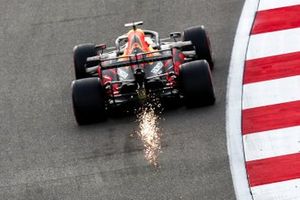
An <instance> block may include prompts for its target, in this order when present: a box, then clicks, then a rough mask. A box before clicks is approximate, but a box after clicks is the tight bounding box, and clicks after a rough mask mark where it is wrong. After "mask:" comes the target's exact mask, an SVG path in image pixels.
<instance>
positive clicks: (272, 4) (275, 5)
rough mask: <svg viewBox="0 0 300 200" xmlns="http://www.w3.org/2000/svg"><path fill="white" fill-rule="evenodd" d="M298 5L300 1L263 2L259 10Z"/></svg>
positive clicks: (274, 0)
mask: <svg viewBox="0 0 300 200" xmlns="http://www.w3.org/2000/svg"><path fill="white" fill-rule="evenodd" d="M298 4H300V0H261V1H260V3H259V8H258V10H269V9H274V8H280V7H285V6H294V5H298Z"/></svg>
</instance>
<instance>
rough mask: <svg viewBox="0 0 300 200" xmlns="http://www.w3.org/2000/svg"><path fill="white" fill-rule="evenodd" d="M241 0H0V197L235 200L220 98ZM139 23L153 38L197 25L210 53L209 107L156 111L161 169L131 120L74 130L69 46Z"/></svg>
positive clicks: (109, 40) (111, 36)
mask: <svg viewBox="0 0 300 200" xmlns="http://www.w3.org/2000/svg"><path fill="white" fill-rule="evenodd" d="M242 5H243V1H242V0H226V1H219V0H209V1H204V0H184V1H182V0H173V1H170V0H163V1H162V0H149V1H144V0H130V1H124V0H106V1H104V0H86V1H81V0H65V1H58V0H51V1H41V0H26V1H20V0H1V4H0V94H1V95H0V199H3V200H5V199H24V200H30V199H34V200H35V199H37V200H38V199H70V200H71V199H87V200H92V199H97V200H98V199H125V200H126V199H208V200H212V199H216V200H219V199H226V200H230V199H235V195H234V191H233V186H232V180H231V174H230V170H229V161H228V156H227V149H226V134H225V95H226V80H227V73H228V65H229V60H230V54H231V48H232V44H233V38H234V34H235V30H236V26H237V23H238V19H239V15H240V12H241V8H242ZM134 20H143V21H144V23H145V26H144V27H145V28H147V29H153V30H157V31H158V32H160V33H161V35H162V36H167V35H168V33H169V32H171V31H182V30H183V29H184V28H186V27H189V26H192V25H197V24H204V25H205V26H206V27H207V30H208V32H209V34H210V36H211V42H212V47H213V50H214V52H215V58H216V60H215V70H214V72H213V78H214V83H215V89H216V96H217V101H216V105H215V106H212V107H206V108H199V109H186V108H184V107H180V108H178V109H173V110H170V111H166V112H164V113H163V114H162V116H161V117H162V120H160V127H161V130H162V134H163V137H162V144H163V145H162V146H163V148H162V150H163V152H162V154H161V156H160V168H159V169H156V170H155V169H153V168H152V167H150V166H149V165H148V163H147V162H146V161H145V159H144V157H143V151H142V144H141V142H140V141H139V140H138V139H137V138H136V137H134V136H133V137H132V136H130V135H131V134H133V133H134V132H135V131H136V130H137V122H136V121H135V117H134V116H128V117H123V118H113V119H110V120H108V121H107V122H106V123H104V124H96V125H91V126H86V127H78V126H77V125H76V123H75V120H74V117H73V111H72V105H71V90H70V83H71V81H72V79H73V78H74V71H73V68H72V48H73V46H74V45H75V44H79V43H85V42H97V43H101V42H106V43H107V44H108V45H112V44H113V41H114V39H115V38H116V37H117V36H118V35H119V34H121V33H124V32H126V29H125V28H124V27H123V24H124V23H126V22H131V21H134Z"/></svg>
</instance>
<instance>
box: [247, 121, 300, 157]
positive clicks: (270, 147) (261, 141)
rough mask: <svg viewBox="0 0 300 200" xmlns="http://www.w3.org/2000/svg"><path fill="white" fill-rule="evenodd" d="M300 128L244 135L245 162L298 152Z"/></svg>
mask: <svg viewBox="0 0 300 200" xmlns="http://www.w3.org/2000/svg"><path fill="white" fill-rule="evenodd" d="M299 133H300V126H294V127H289V128H283V129H276V130H271V131H264V132H259V133H254V134H247V135H244V137H243V138H244V148H245V152H246V161H251V160H259V159H264V158H270V157H276V156H282V155H288V154H294V153H298V152H299V151H300V134H299Z"/></svg>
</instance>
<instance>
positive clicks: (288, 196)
mask: <svg viewBox="0 0 300 200" xmlns="http://www.w3.org/2000/svg"><path fill="white" fill-rule="evenodd" d="M251 190H252V194H253V197H254V199H255V200H299V194H300V179H294V180H289V181H283V182H278V183H272V184H267V185H261V186H256V187H252V188H251Z"/></svg>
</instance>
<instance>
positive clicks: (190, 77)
mask: <svg viewBox="0 0 300 200" xmlns="http://www.w3.org/2000/svg"><path fill="white" fill-rule="evenodd" d="M142 24H143V22H142V21H140V22H134V23H128V24H125V26H126V27H131V30H130V31H129V32H128V33H126V34H124V35H121V36H119V37H118V38H117V39H116V41H115V47H109V48H107V47H106V45H105V44H100V45H95V44H80V45H77V46H75V47H74V49H73V56H74V68H75V77H76V80H74V81H73V82H72V100H73V109H74V114H75V118H76V121H77V123H78V124H79V125H83V124H90V123H94V122H99V121H103V120H105V119H106V118H107V115H108V113H109V112H110V110H112V109H115V108H121V109H131V108H132V106H140V105H142V104H143V103H144V102H145V101H147V100H148V99H150V98H152V97H153V96H155V98H159V99H161V100H164V99H174V100H175V101H176V99H183V101H184V102H185V105H186V106H187V107H195V106H204V105H212V104H214V102H215V94H214V89H213V84H212V77H211V69H212V68H213V60H212V55H211V48H210V41H209V38H208V35H207V33H206V31H205V29H204V27H203V26H195V27H191V28H188V29H186V30H184V31H183V33H181V32H172V33H170V36H169V37H168V38H164V39H160V37H159V34H158V33H157V32H155V31H152V30H142V29H140V28H138V26H140V25H142Z"/></svg>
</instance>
